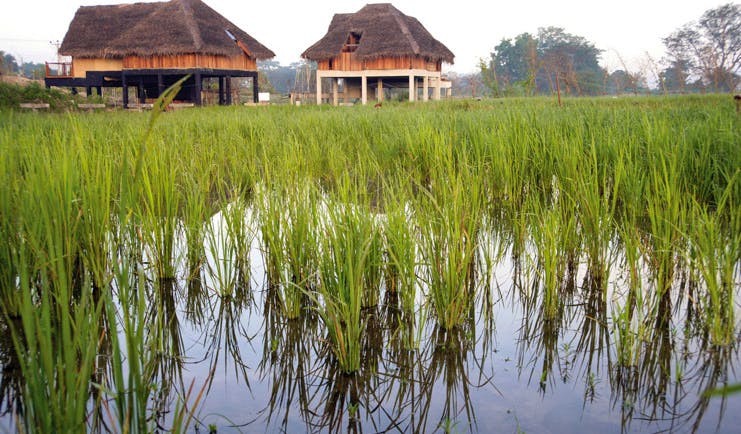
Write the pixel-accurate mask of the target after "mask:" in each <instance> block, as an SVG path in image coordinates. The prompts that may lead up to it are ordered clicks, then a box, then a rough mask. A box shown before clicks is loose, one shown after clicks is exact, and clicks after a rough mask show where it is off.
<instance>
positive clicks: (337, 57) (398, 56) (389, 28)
mask: <svg viewBox="0 0 741 434" xmlns="http://www.w3.org/2000/svg"><path fill="white" fill-rule="evenodd" d="M302 57H304V58H306V59H308V60H314V61H316V62H317V77H316V83H317V92H316V99H317V103H320V104H321V102H322V101H323V100H331V101H332V102H333V103H334V104H338V103H339V101H340V98H342V100H343V102H345V103H347V102H351V101H354V100H360V101H361V102H362V103H363V104H365V103H366V102H367V101H368V94H369V93H371V94H374V95H373V96H375V99H376V100H377V101H382V100H383V99H384V96H385V95H388V94H390V92H391V89H404V90H406V91H408V92H409V100H410V101H415V100H417V99H421V100H423V101H427V100H428V99H429V98H430V92H431V93H432V95H431V96H432V98H433V99H440V98H441V97H442V94H443V92H445V93H446V94H449V89H450V88H451V87H450V82H449V81H447V80H443V78H442V75H441V68H442V63H443V62H447V63H453V57H454V56H453V53H452V52H451V51H450V50H449V49H448V48H447V47H446V46H445V45H443V44H442V43H441V42H439V41H438V40H436V39H435V38H433V37H432V35H430V33H429V32H428V31H427V29H425V28H424V26H422V24H421V23H420V22H419V21H417V19H415V18H412V17H409V16H406V15H404V14H403V13H401V12H400V11H399V10H398V9H396V8H395V7H394V6H392V5H391V4H389V3H383V4H369V5H366V6H365V7H363V8H362V9H360V10H359V11H358V12H356V13H354V14H335V16H334V18H333V19H332V22H331V23H330V25H329V29H328V30H327V34H326V35H324V37H323V38H322V39H320V40H319V41H318V42H317V43H315V44H314V45H312V46H311V47H309V48H308V49H307V50H306V51H305V52H304V53H303V54H302ZM322 78H329V79H330V80H331V83H332V86H331V88H332V90H331V92H332V93H331V95H329V94H328V95H323V94H322ZM340 94H341V95H340Z"/></svg>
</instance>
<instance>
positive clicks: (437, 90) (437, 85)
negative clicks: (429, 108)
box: [432, 75, 443, 101]
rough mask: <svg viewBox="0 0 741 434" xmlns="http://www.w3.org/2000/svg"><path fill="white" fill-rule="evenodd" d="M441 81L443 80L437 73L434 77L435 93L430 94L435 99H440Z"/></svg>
mask: <svg viewBox="0 0 741 434" xmlns="http://www.w3.org/2000/svg"><path fill="white" fill-rule="evenodd" d="M442 81H443V78H442V76H440V75H438V76H437V77H436V78H435V94H434V95H433V96H432V97H433V98H434V99H435V101H439V100H440V86H442Z"/></svg>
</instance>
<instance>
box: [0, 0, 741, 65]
mask: <svg viewBox="0 0 741 434" xmlns="http://www.w3.org/2000/svg"><path fill="white" fill-rule="evenodd" d="M134 1H135V0H128V1H127V0H123V1H122V0H23V1H19V0H4V2H3V3H5V4H4V5H3V6H2V14H0V50H3V51H5V52H6V53H10V54H13V55H14V56H16V58H18V59H19V60H22V61H26V62H43V61H50V60H54V59H55V58H56V50H55V48H54V47H53V45H52V44H51V43H50V41H61V40H62V39H63V38H64V34H65V33H66V31H67V27H68V26H69V23H70V21H71V20H72V17H73V16H74V14H75V11H76V10H77V8H78V7H79V6H81V5H96V4H114V3H132V2H134ZM139 1H143V0H139ZM730 1H731V0H725V1H724V0H612V1H609V2H607V1H601V0H560V1H553V0H549V1H543V0H531V1H522V0H519V1H517V0H515V1H497V2H492V1H486V0H484V1H481V0H477V1H473V0H457V1H445V2H432V1H429V0H428V1H423V0H394V1H393V4H394V6H396V8H398V9H399V10H400V11H401V12H403V13H405V14H407V15H411V16H413V17H415V18H417V19H418V20H419V21H420V22H421V23H422V24H423V25H424V26H425V27H426V28H427V30H429V31H430V33H432V35H433V36H434V37H435V38H437V39H438V40H439V41H441V42H442V43H443V44H445V45H446V46H447V47H448V48H450V50H451V51H452V52H453V53H454V54H455V64H454V65H452V66H447V67H446V70H452V71H456V72H460V73H465V72H472V71H475V70H476V69H477V65H478V59H479V58H482V57H484V58H486V57H488V56H489V53H490V52H491V51H492V49H493V48H494V46H496V45H497V44H498V43H499V42H500V41H501V40H502V39H503V38H508V39H509V38H514V37H515V36H517V35H518V34H520V33H524V32H530V33H532V34H535V33H536V32H537V30H538V28H539V27H547V26H556V27H563V28H564V29H565V30H566V31H567V32H568V33H571V34H574V35H578V36H583V37H585V38H586V39H587V40H589V41H591V42H592V43H594V44H595V46H596V47H597V48H600V49H602V50H605V52H604V53H603V55H602V65H603V66H606V67H607V68H608V69H610V70H614V69H620V60H619V57H618V55H617V54H616V53H619V55H620V57H622V58H623V60H625V62H626V63H627V64H628V65H629V67H635V66H636V65H638V64H640V63H641V62H643V63H645V59H646V54H645V53H646V52H648V53H649V54H650V55H651V57H652V58H653V59H654V60H659V59H660V58H661V57H662V56H663V55H664V47H663V44H662V43H661V38H662V37H665V36H667V35H668V34H670V33H671V32H673V31H674V30H675V29H677V28H678V27H680V26H682V25H684V24H685V23H687V22H690V21H695V20H697V19H699V18H700V16H701V15H702V13H703V12H705V11H706V10H708V9H713V8H716V7H718V6H720V5H722V4H725V3H728V2H730ZM205 2H206V3H207V4H208V5H209V6H211V7H212V8H213V9H215V10H216V11H217V12H219V13H221V14H222V15H224V16H225V17H226V18H227V19H229V20H230V21H232V22H233V23H234V24H236V25H237V26H239V27H240V28H242V30H244V31H246V32H247V33H249V34H250V35H251V36H252V37H254V38H255V39H257V40H258V41H260V42H261V43H262V44H264V45H265V46H267V47H268V48H270V49H271V50H273V51H274V52H275V53H276V58H275V60H277V61H279V62H280V63H281V64H283V65H287V64H289V63H291V62H293V61H297V60H299V59H300V55H301V53H302V52H303V51H304V50H305V49H306V48H308V47H309V46H310V45H311V44H313V43H314V42H316V41H317V40H319V38H321V37H322V36H323V35H324V33H325V32H326V30H327V27H328V26H329V22H330V20H331V19H332V15H333V14H334V13H348V12H356V11H357V10H359V9H360V8H362V7H363V6H364V5H365V4H366V3H369V1H368V0H359V1H358V0H345V1H339V0H313V1H312V0H305V1H301V0H298V1H296V0H294V1H283V0H268V1H264V0H263V1H245V0H205Z"/></svg>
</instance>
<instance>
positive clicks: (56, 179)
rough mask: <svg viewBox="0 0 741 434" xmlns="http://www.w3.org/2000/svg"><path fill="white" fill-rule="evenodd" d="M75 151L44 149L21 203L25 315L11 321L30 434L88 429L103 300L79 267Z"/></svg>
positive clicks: (30, 170)
mask: <svg viewBox="0 0 741 434" xmlns="http://www.w3.org/2000/svg"><path fill="white" fill-rule="evenodd" d="M74 155H75V153H74V150H73V149H71V147H70V146H69V143H67V142H64V141H59V142H55V143H53V144H51V145H50V146H49V147H48V148H45V149H43V150H42V149H40V150H39V152H37V155H36V157H37V158H36V159H35V161H34V162H33V163H29V164H28V166H27V168H26V173H25V176H24V180H23V181H24V183H23V185H24V187H23V189H22V190H18V194H19V195H18V197H17V202H16V204H17V208H16V212H17V214H16V218H17V220H15V221H16V222H17V223H18V224H19V226H17V227H16V228H15V230H16V231H18V233H19V235H20V236H19V239H18V241H19V242H18V244H17V245H16V246H15V248H14V254H13V255H12V260H13V262H14V263H13V265H12V266H11V269H13V270H15V272H16V273H17V275H16V278H17V285H18V286H17V288H18V290H19V291H18V298H16V302H17V304H16V306H15V308H16V309H17V310H16V311H15V312H12V313H13V314H17V315H18V316H19V317H20V321H19V322H11V323H10V324H18V323H20V325H21V328H20V329H19V328H15V327H12V328H11V333H12V336H13V342H14V347H15V351H16V354H17V356H18V361H19V364H20V371H21V373H22V375H23V378H24V380H25V381H24V384H23V389H22V392H21V393H22V396H23V412H22V414H19V415H18V417H19V419H18V421H17V424H18V426H19V427H22V429H24V430H28V431H32V432H71V431H82V430H85V428H86V424H87V422H88V421H87V414H88V406H89V405H91V394H90V384H89V381H90V378H91V376H92V373H93V371H94V370H95V365H96V353H97V348H98V345H97V343H98V340H99V339H100V336H101V329H100V327H99V326H100V321H99V320H100V317H101V311H100V309H101V304H100V303H98V302H97V301H96V299H95V298H94V297H93V295H92V291H91V290H90V286H91V282H90V279H89V278H87V277H86V276H84V275H83V274H82V273H81V265H80V256H81V254H82V252H81V248H80V241H79V232H78V228H79V227H80V224H81V223H80V221H81V218H82V215H81V214H82V213H81V212H80V205H79V190H80V179H79V177H78V176H77V175H76V173H77V172H76V171H75V170H73V167H74V165H75V164H74V161H75V157H74ZM4 308H5V307H4ZM9 313H11V312H3V314H4V315H8V314H9Z"/></svg>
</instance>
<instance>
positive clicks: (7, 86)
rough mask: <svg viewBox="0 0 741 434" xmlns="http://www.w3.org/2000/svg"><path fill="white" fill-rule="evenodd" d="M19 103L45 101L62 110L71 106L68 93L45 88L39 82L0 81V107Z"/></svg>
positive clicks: (15, 106)
mask: <svg viewBox="0 0 741 434" xmlns="http://www.w3.org/2000/svg"><path fill="white" fill-rule="evenodd" d="M21 103H47V104H49V107H50V108H51V109H52V110H64V109H67V108H70V107H72V104H73V99H72V98H71V96H70V95H68V94H66V93H64V92H62V91H59V90H56V89H47V88H45V87H44V86H42V85H40V84H39V83H31V84H29V85H28V86H20V85H17V84H11V83H0V108H9V109H17V108H18V107H19V105H20V104H21Z"/></svg>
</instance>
